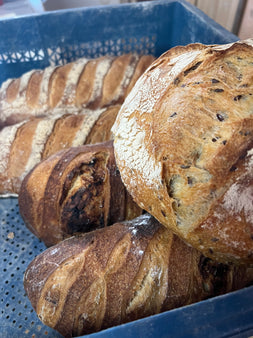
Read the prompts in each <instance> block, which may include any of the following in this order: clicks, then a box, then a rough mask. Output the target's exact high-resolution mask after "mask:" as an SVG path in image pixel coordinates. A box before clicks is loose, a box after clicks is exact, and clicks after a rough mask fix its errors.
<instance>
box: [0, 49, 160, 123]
mask: <svg viewBox="0 0 253 338" xmlns="http://www.w3.org/2000/svg"><path fill="white" fill-rule="evenodd" d="M153 60H154V57H153V56H151V55H143V56H140V55H137V54H133V53H130V54H124V55H121V56H103V57H99V58H95V59H87V58H81V59H78V60H77V61H74V62H71V63H68V64H66V65H63V66H57V67H56V66H55V67H53V66H51V67H48V68H46V69H44V70H32V71H29V72H27V73H25V74H23V75H22V76H21V77H20V78H17V79H9V80H7V81H5V82H4V83H3V84H2V86H1V88H0V128H2V127H4V126H6V125H12V124H16V123H19V122H21V121H23V120H25V119H30V118H31V117H33V116H52V115H54V114H55V113H56V111H58V112H59V111H60V110H63V111H64V110H65V109H73V108H76V109H77V110H79V111H80V110H81V109H83V108H87V109H92V110H94V109H101V108H103V107H107V106H109V105H115V104H122V102H123V101H124V98H125V97H126V95H127V94H128V93H129V91H130V90H131V88H132V87H133V85H134V83H135V82H136V80H137V79H138V77H139V76H140V75H141V74H142V73H143V71H144V70H145V69H146V68H147V67H148V66H149V65H150V63H151V62H152V61H153Z"/></svg>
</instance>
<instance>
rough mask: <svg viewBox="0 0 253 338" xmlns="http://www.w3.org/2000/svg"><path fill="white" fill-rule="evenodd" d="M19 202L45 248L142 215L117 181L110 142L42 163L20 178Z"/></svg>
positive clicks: (57, 154)
mask: <svg viewBox="0 0 253 338" xmlns="http://www.w3.org/2000/svg"><path fill="white" fill-rule="evenodd" d="M18 202H19V210H20V214H21V216H22V218H23V220H24V222H25V224H26V226H27V227H28V228H29V229H30V231H32V232H33V233H34V234H35V235H36V236H37V237H38V238H39V239H41V240H42V241H43V242H44V243H45V244H46V245H47V246H51V245H54V244H56V243H58V242H60V241H62V240H63V239H65V238H66V237H70V236H72V235H73V234H77V233H79V232H87V231H91V230H94V229H97V228H102V227H105V226H108V225H111V224H113V223H116V222H117V221H122V220H125V219H132V218H135V217H136V216H139V215H140V214H141V213H142V209H140V208H139V207H138V206H137V205H136V204H135V203H134V202H133V200H132V198H131V197H130V195H129V194H128V193H127V191H126V189H125V187H124V185H123V183H122V182H121V178H120V174H119V171H118V170H117V167H116V164H115V158H114V151H113V143H112V141H109V142H105V143H103V144H102V143H101V144H95V145H86V146H80V147H73V148H68V149H66V150H63V151H61V152H57V153H56V154H54V155H52V156H50V157H48V158H47V159H46V160H44V161H42V162H40V163H39V164H38V165H37V166H35V167H34V168H33V169H32V170H31V171H30V172H29V174H28V175H27V176H26V177H25V178H24V180H23V182H22V185H21V189H20V193H19V198H18Z"/></svg>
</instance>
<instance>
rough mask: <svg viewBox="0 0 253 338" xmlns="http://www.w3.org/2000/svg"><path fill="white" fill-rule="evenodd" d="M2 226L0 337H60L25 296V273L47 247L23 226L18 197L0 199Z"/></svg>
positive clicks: (0, 239)
mask: <svg viewBox="0 0 253 338" xmlns="http://www.w3.org/2000/svg"><path fill="white" fill-rule="evenodd" d="M0 226H1V238H0V245H1V253H2V254H1V256H2V257H1V258H2V259H1V262H0V271H1V280H0V294H1V296H0V304H1V305H0V308H1V311H0V323H1V334H0V336H1V338H7V337H8V338H9V337H12V338H16V337H17V338H20V337H31V338H35V337H50V338H58V337H61V335H60V334H59V333H58V332H56V331H54V330H52V329H50V328H48V327H47V326H45V325H44V324H42V323H41V321H40V320H39V319H38V317H37V315H36V313H35V311H34V309H33V308H32V306H31V303H30V301H29V299H28V297H27V296H26V294H25V290H24V287H23V276H24V272H25V270H26V268H27V266H28V265H29V263H30V262H31V261H32V260H33V258H34V257H36V256H37V255H38V254H40V253H41V252H42V251H43V250H45V246H44V244H43V243H42V242H40V241H39V240H38V239H37V238H36V237H35V236H34V235H33V234H32V233H31V232H30V231H29V230H28V229H27V228H26V226H25V225H24V222H23V220H22V218H21V216H20V214H19V208H18V203H17V199H16V198H10V199H0Z"/></svg>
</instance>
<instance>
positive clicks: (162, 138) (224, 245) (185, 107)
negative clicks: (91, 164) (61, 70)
mask: <svg viewBox="0 0 253 338" xmlns="http://www.w3.org/2000/svg"><path fill="white" fill-rule="evenodd" d="M252 62H253V47H252V40H248V41H245V42H239V43H234V44H230V45H225V46H204V45H201V44H192V45H188V46H186V47H175V48H173V49H172V50H170V51H168V52H167V53H165V54H164V55H162V56H161V57H160V58H159V59H157V60H156V61H155V62H154V63H153V64H152V65H151V66H150V67H149V68H148V69H147V71H146V72H145V73H144V75H143V76H141V77H140V78H139V80H138V81H137V83H136V85H135V87H134V89H133V90H132V91H131V93H130V94H129V95H128V97H127V99H126V100H125V102H124V104H123V106H122V109H121V110H120V112H119V114H118V118H117V120H116V123H115V125H114V127H113V128H114V133H115V140H114V145H115V152H116V159H117V164H118V166H119V169H120V171H121V176H122V179H123V182H124V183H125V185H126V187H127V189H128V190H129V192H130V193H131V194H132V196H133V198H134V200H135V201H136V202H137V203H138V204H139V205H140V206H141V207H142V208H144V209H146V210H147V211H148V212H150V213H151V214H153V215H154V216H155V217H156V218H157V219H158V220H159V221H160V222H161V223H163V224H164V225H166V226H168V227H169V228H171V229H173V231H174V232H175V233H177V234H178V235H179V236H181V237H183V238H184V239H185V240H187V241H188V242H189V243H190V244H192V245H193V246H195V247H196V248H198V249H199V250H201V251H202V252H203V253H204V254H205V255H208V256H210V257H212V258H213V259H217V260H221V261H225V262H227V261H234V262H237V263H253V217H252V208H248V207H247V204H248V203H249V204H251V205H252V202H253V201H252V196H253V191H252V189H253V188H252V187H253V185H252V184H251V183H250V184H249V185H248V183H245V182H244V181H243V177H244V176H245V175H247V180H248V181H250V182H252V176H251V174H250V171H249V170H248V169H247V168H246V165H245V164H246V162H247V163H248V165H249V167H251V166H252V161H251V148H252V145H253V138H252V135H253V122H252V105H253V82H252V81H253V73H252V70H253V68H252ZM246 155H247V156H246ZM240 159H241V160H240ZM240 166H241V167H240ZM240 168H241V169H240ZM239 169H240V170H239ZM248 171H249V172H248ZM237 180H241V187H240V191H244V188H245V189H247V193H248V196H247V199H246V198H245V199H243V198H242V197H240V201H241V203H243V204H242V205H241V207H240V209H238V210H237V211H238V212H237V213H236V212H235V213H233V219H235V217H238V218H241V220H240V221H239V223H238V221H233V222H231V218H229V216H227V217H228V218H227V220H224V219H223V220H222V222H221V223H220V222H219V220H218V219H217V217H216V218H215V219H216V221H215V222H216V223H215V224H212V226H211V228H212V230H210V231H209V230H208V229H207V228H208V227H207V223H208V224H210V222H211V218H210V217H212V214H213V216H215V212H216V209H217V208H218V207H219V203H223V202H222V196H224V195H225V193H226V192H227V191H228V190H229V189H230V188H231V186H232V185H233V184H234V183H235V182H236V181H237ZM243 182H244V183H243ZM240 196H243V195H242V194H241V195H240ZM237 197H238V196H237ZM237 197H234V198H237ZM245 197H246V196H245ZM231 198H233V197H231ZM248 200H249V201H250V202H248ZM246 210H247V211H246ZM246 213H250V215H249V214H247V215H246ZM227 215H229V211H227ZM213 220H214V218H213ZM238 226H239V228H238ZM204 229H205V230H204ZM235 234H236V235H235ZM235 237H238V238H239V239H240V240H235ZM213 238H215V240H213Z"/></svg>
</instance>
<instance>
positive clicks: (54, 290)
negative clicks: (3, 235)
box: [24, 214, 253, 337]
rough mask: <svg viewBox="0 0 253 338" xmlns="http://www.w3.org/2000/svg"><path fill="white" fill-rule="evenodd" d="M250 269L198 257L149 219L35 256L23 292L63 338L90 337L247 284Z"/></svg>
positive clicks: (101, 231)
mask: <svg viewBox="0 0 253 338" xmlns="http://www.w3.org/2000/svg"><path fill="white" fill-rule="evenodd" d="M252 279H253V276H252V269H246V268H244V267H239V268H236V267H235V266H233V265H224V264H220V263H217V262H214V261H211V260H210V259H209V258H206V257H204V256H202V255H201V254H200V253H199V252H198V251H197V250H195V249H193V248H191V247H189V246H188V245H186V244H185V243H184V242H183V241H182V240H180V239H179V238H178V237H177V236H175V235H173V233H172V232H171V231H169V230H168V229H166V228H165V227H163V226H161V224H159V223H158V222H157V221H156V220H155V219H154V218H152V217H151V216H150V215H148V214H145V215H142V216H140V217H138V218H136V219H134V220H132V221H128V222H121V223H117V224H114V225H112V226H110V227H107V228H103V229H98V230H96V231H93V232H90V233H87V234H85V235H80V236H78V237H72V238H70V239H67V240H65V241H63V242H61V243H59V244H57V245H56V246H53V247H52V248H49V249H47V250H46V251H45V252H43V253H42V254H40V255H39V256H37V257H36V258H35V259H34V260H33V262H32V263H31V264H30V265H29V267H28V268H27V270H26V272H25V276H24V287H25V290H26V293H27V295H28V297H29V299H30V301H31V303H32V306H33V308H34V309H35V311H36V313H37V314H38V316H39V318H40V319H41V320H42V321H43V322H44V323H45V324H46V325H48V326H50V327H52V328H54V329H56V330H58V331H59V332H60V333H61V334H62V335H63V336H68V337H71V336H78V335H82V334H86V333H92V332H95V331H99V330H101V329H105V328H108V327H111V326H114V325H118V324H122V323H125V322H129V321H131V320H135V319H139V318H142V317H145V316H149V315H152V314H156V313H159V312H162V311H166V310H169V309H172V308H176V307H180V306H183V305H187V304H190V303H193V302H197V301H200V300H203V299H205V298H208V297H212V296H216V295H219V294H222V293H226V292H230V291H231V290H234V289H235V288H237V287H243V286H245V285H247V284H248V283H249V282H250V281H251V282H252Z"/></svg>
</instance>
